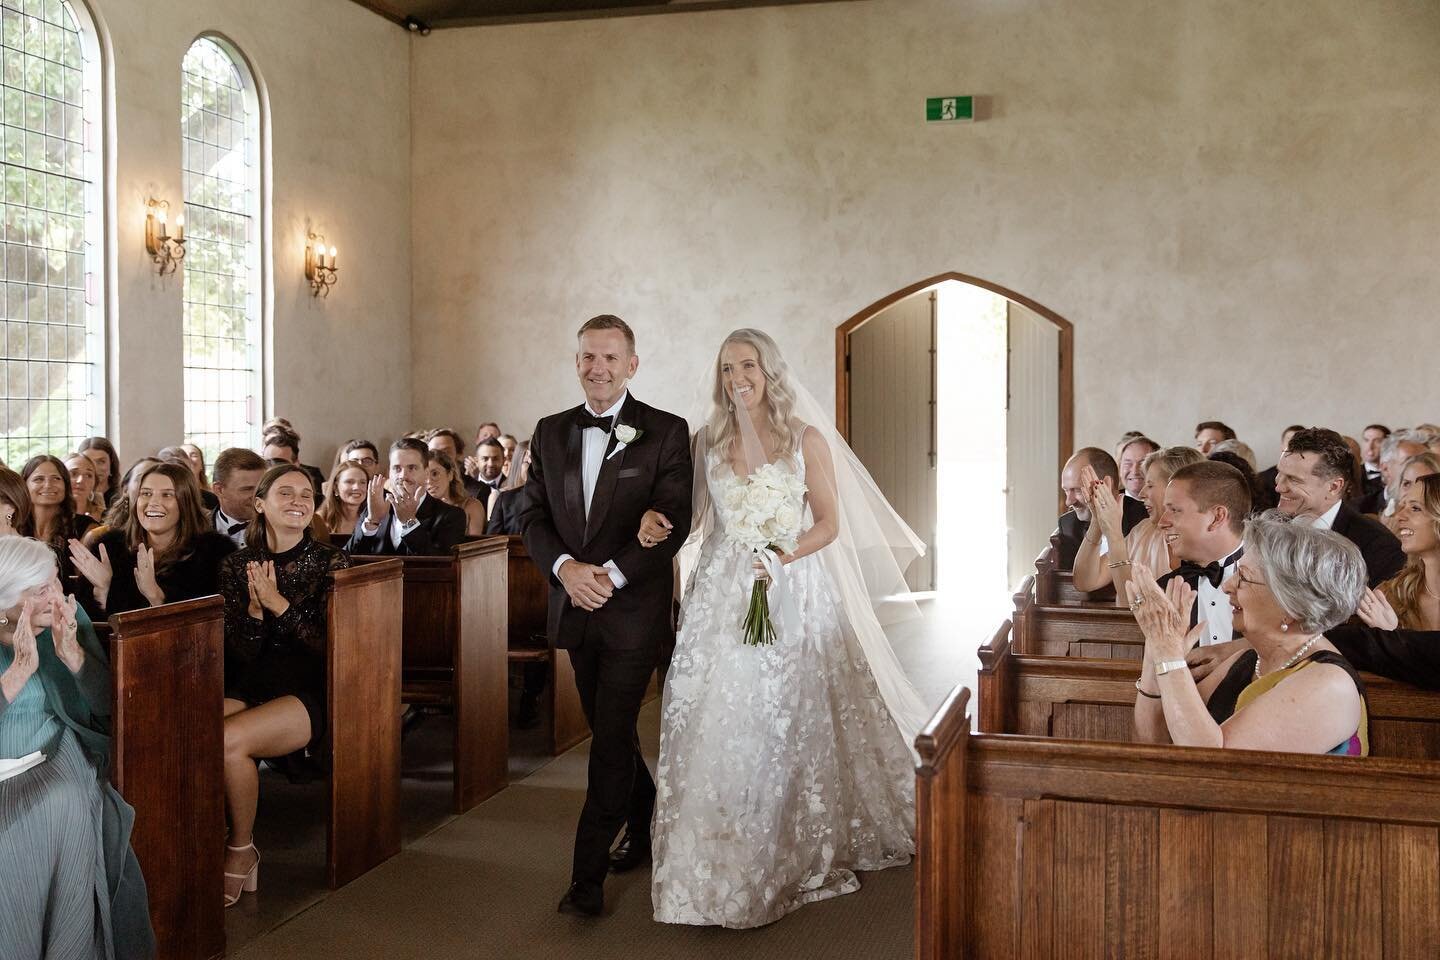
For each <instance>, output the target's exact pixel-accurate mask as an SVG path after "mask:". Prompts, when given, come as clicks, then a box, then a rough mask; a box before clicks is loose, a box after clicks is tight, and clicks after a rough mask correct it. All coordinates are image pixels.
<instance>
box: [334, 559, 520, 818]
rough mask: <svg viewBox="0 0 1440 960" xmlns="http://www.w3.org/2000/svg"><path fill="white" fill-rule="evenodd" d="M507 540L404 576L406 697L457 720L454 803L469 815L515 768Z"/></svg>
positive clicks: (420, 562) (428, 562)
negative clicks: (440, 709)
mask: <svg viewBox="0 0 1440 960" xmlns="http://www.w3.org/2000/svg"><path fill="white" fill-rule="evenodd" d="M507 551H508V545H507V538H505V537H483V538H481V539H478V540H474V541H470V542H468V543H462V544H460V545H459V546H457V547H455V548H454V549H453V550H452V551H451V552H450V554H448V555H444V556H433V557H399V558H394V557H355V558H354V562H355V564H356V565H357V566H364V565H367V564H372V563H383V562H387V561H389V560H394V559H398V560H399V561H400V563H401V565H402V570H403V583H404V586H403V596H404V600H403V605H402V606H403V612H404V623H403V628H402V633H403V649H402V656H401V664H402V669H401V697H402V699H403V700H404V701H405V702H406V703H412V704H417V705H439V706H444V707H445V708H447V709H450V710H452V711H453V713H454V716H455V747H454V756H455V761H454V764H455V773H454V802H453V809H454V811H455V812H456V813H464V812H465V811H466V810H469V809H470V808H471V807H473V806H475V804H477V803H479V802H480V801H482V800H484V799H486V798H487V797H490V796H493V795H494V794H495V793H497V792H499V791H500V790H502V789H503V788H504V787H505V784H506V783H507V782H508V779H509V777H508V770H509V742H508V740H509V705H508V691H507V686H506V677H507V672H508V669H507V662H508V661H507V657H506V639H507V636H508V634H509V629H508V626H507V595H506V594H507V587H506V580H507V560H506V555H507Z"/></svg>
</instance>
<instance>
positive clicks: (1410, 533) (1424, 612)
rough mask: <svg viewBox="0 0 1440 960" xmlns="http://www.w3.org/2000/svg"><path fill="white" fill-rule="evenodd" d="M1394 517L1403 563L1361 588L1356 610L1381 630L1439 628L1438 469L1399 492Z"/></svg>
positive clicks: (1439, 492) (1439, 540) (1439, 486)
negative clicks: (1378, 582)
mask: <svg viewBox="0 0 1440 960" xmlns="http://www.w3.org/2000/svg"><path fill="white" fill-rule="evenodd" d="M1433 456H1434V454H1430V453H1427V454H1422V455H1421V456H1420V457H1413V458H1412V460H1420V459H1423V458H1424V457H1433ZM1395 520H1396V529H1395V534H1396V536H1398V537H1399V538H1400V547H1401V549H1403V550H1404V551H1405V557H1406V560H1405V569H1404V570H1401V571H1400V572H1399V573H1397V574H1396V575H1395V576H1394V577H1392V578H1390V579H1389V580H1386V581H1385V582H1384V583H1382V584H1381V585H1380V586H1379V587H1377V588H1375V589H1374V590H1366V591H1365V599H1364V600H1362V601H1360V609H1359V610H1358V611H1356V612H1357V613H1358V614H1359V616H1360V619H1361V620H1362V621H1363V622H1365V623H1366V624H1369V625H1370V626H1372V627H1378V628H1379V629H1381V630H1395V629H1404V630H1440V473H1430V474H1427V475H1426V476H1424V477H1422V478H1420V480H1418V481H1417V482H1416V483H1414V484H1413V485H1411V486H1410V488H1409V489H1408V490H1406V491H1405V492H1404V493H1403V494H1401V495H1400V502H1399V504H1397V505H1396V507H1395Z"/></svg>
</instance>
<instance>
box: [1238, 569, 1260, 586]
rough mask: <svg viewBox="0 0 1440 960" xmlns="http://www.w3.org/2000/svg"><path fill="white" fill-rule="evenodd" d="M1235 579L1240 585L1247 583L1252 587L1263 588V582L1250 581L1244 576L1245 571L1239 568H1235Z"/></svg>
mask: <svg viewBox="0 0 1440 960" xmlns="http://www.w3.org/2000/svg"><path fill="white" fill-rule="evenodd" d="M1235 579H1237V580H1239V581H1240V582H1241V583H1248V584H1249V585H1250V586H1252V587H1263V586H1265V581H1263V580H1251V579H1250V578H1249V577H1247V576H1245V571H1243V570H1241V569H1240V568H1239V567H1236V568H1235Z"/></svg>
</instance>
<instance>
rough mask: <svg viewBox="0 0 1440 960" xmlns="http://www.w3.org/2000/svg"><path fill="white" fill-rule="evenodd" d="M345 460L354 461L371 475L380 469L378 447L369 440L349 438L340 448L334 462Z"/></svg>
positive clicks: (338, 462) (339, 462)
mask: <svg viewBox="0 0 1440 960" xmlns="http://www.w3.org/2000/svg"><path fill="white" fill-rule="evenodd" d="M346 460H354V461H356V462H357V463H359V464H360V465H361V466H362V467H364V468H365V469H366V470H368V471H369V472H370V476H372V477H373V476H375V474H376V473H377V472H378V471H379V469H380V448H379V447H377V446H375V444H373V443H371V442H370V441H369V440H351V441H349V442H348V443H346V444H345V446H343V447H341V448H340V452H339V454H338V456H337V457H336V460H335V462H336V465H337V466H338V465H339V464H341V463H344V462H345V461H346Z"/></svg>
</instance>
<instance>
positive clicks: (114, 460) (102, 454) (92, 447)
mask: <svg viewBox="0 0 1440 960" xmlns="http://www.w3.org/2000/svg"><path fill="white" fill-rule="evenodd" d="M75 452H76V453H83V454H85V456H87V457H89V458H90V460H91V461H92V462H93V463H94V464H95V492H96V493H97V494H99V496H100V498H101V500H103V501H104V503H105V506H107V507H108V506H110V504H112V503H114V502H115V498H116V497H117V496H119V495H120V491H121V484H120V455H119V454H118V453H116V452H115V445H114V444H112V443H111V442H110V441H109V440H106V439H105V438H104V437H86V438H85V439H84V440H81V441H80V443H79V444H78V445H77V446H76V447H75Z"/></svg>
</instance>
